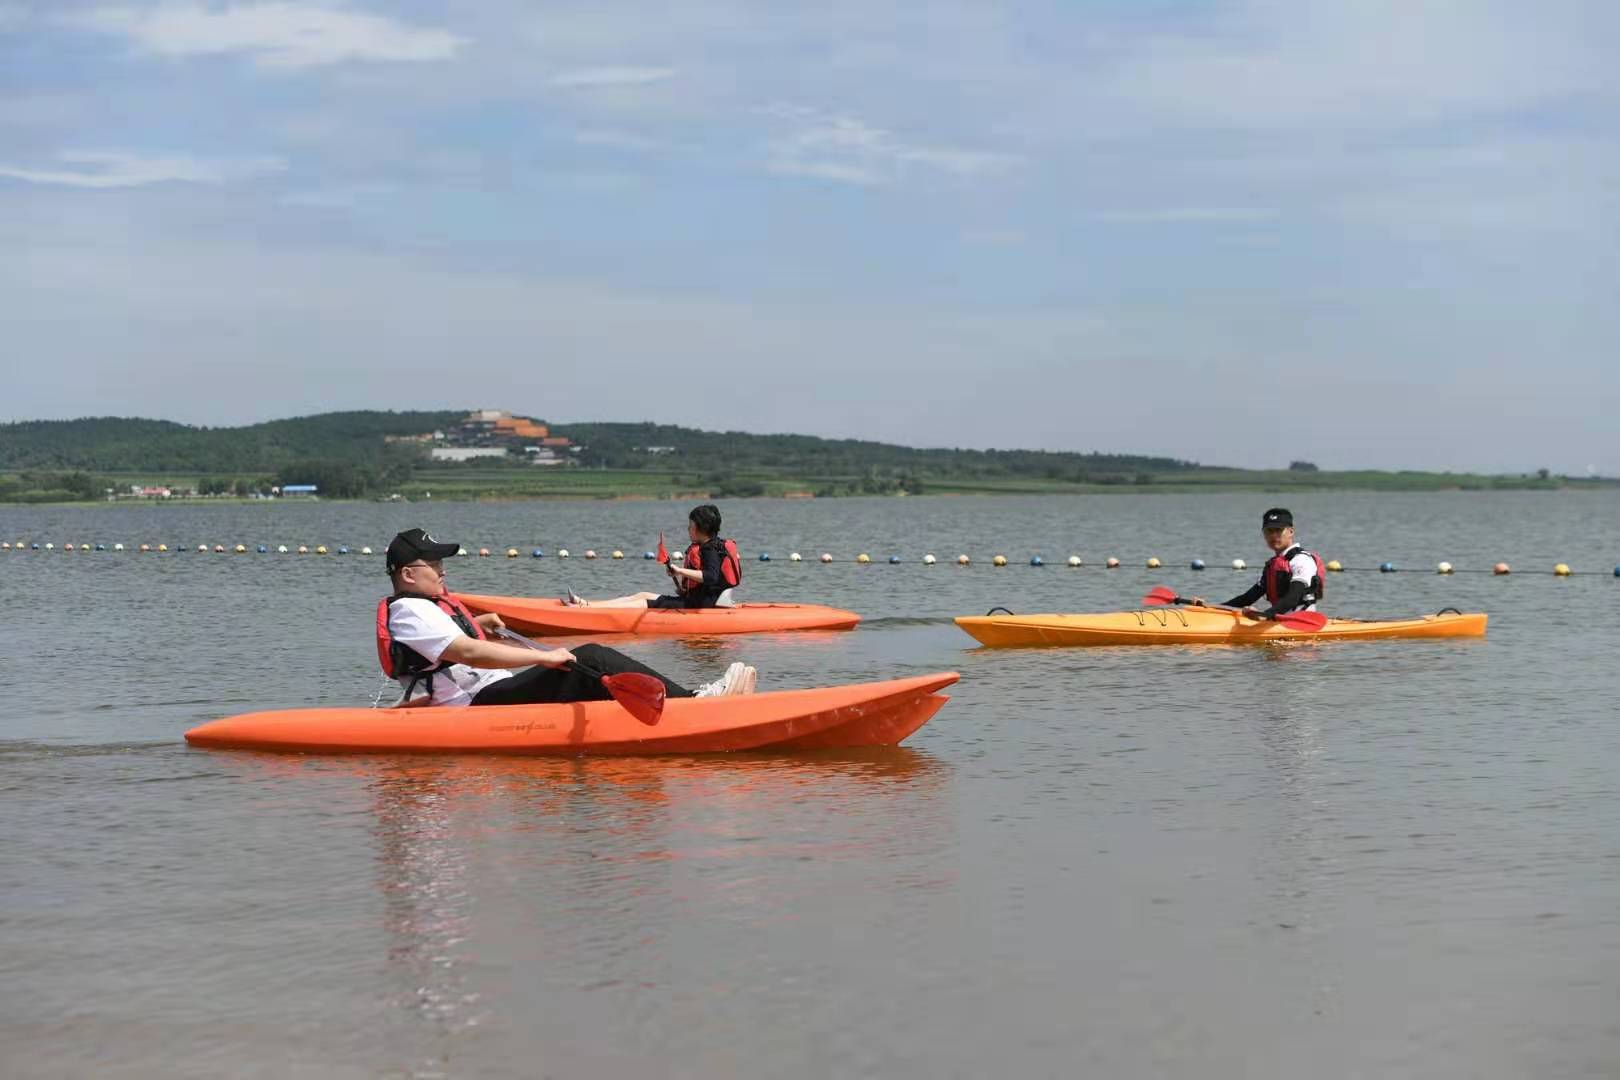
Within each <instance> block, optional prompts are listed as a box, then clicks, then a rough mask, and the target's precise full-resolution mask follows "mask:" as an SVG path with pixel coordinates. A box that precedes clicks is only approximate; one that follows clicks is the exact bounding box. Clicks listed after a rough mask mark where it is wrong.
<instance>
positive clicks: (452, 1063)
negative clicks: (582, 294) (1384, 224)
mask: <svg viewBox="0 0 1620 1080" xmlns="http://www.w3.org/2000/svg"><path fill="white" fill-rule="evenodd" d="M1277 501H1279V500H1278V499H1277V498H1273V497H1267V496H1265V495H1236V496H1233V495H1227V496H1219V497H1216V496H1168V495H1131V496H1102V497H1080V498H1051V499H1012V498H1006V499H1002V498H996V499H990V498H984V499H965V498H911V499H883V500H842V501H830V502H828V501H816V502H803V503H799V502H781V501H741V502H732V503H727V504H724V505H723V509H724V510H725V511H726V516H727V529H726V531H727V532H728V533H729V534H731V535H733V536H735V537H736V538H737V539H738V541H739V543H740V545H741V546H742V547H743V548H744V551H745V553H747V554H748V555H749V556H750V557H752V556H753V555H754V554H755V553H757V552H759V551H760V550H762V549H763V550H768V551H770V552H771V553H772V555H773V561H772V562H771V563H769V564H760V563H757V562H748V563H746V565H745V571H746V589H747V594H746V595H747V598H752V599H756V600H764V599H784V600H814V601H823V602H826V603H830V604H834V605H838V606H842V607H849V608H853V609H855V610H858V611H860V612H861V613H862V614H864V615H865V616H867V621H866V622H865V623H863V624H862V626H861V628H860V629H859V630H857V631H855V632H853V633H848V634H839V635H831V636H815V635H805V636H802V637H794V636H778V637H768V638H736V639H726V640H710V641H648V642H636V643H633V644H630V645H626V646H624V647H626V648H627V650H628V651H631V652H633V653H635V654H636V655H637V656H640V657H641V658H643V659H645V660H646V661H648V662H649V663H652V664H653V665H655V666H657V667H659V668H662V669H664V670H667V671H668V672H669V673H671V674H672V675H674V676H676V677H677V678H680V679H682V680H683V681H686V682H688V683H694V682H697V681H700V680H702V679H704V678H708V677H712V676H713V674H715V673H717V672H718V671H720V670H721V669H722V668H723V667H724V666H725V665H726V664H727V663H728V662H730V661H731V660H733V659H737V658H742V659H746V660H748V661H749V662H751V663H753V664H755V665H757V666H758V668H759V670H760V684H761V689H762V690H764V689H774V688H785V687H796V686H807V685H815V684H823V683H830V682H844V681H853V680H861V679H874V678H885V677H891V676H898V675H902V674H908V673H917V672H924V671H931V670H939V669H954V670H957V671H960V672H961V673H962V681H961V683H960V684H959V685H958V686H957V687H956V688H954V690H953V691H952V694H953V697H952V701H951V702H950V704H948V705H947V706H946V707H945V708H944V710H942V711H941V712H940V714H939V715H938V716H937V717H936V718H935V719H934V720H933V721H932V722H931V723H930V724H929V725H928V726H927V727H925V728H924V729H923V730H922V731H920V732H918V733H917V734H916V735H915V736H913V738H912V739H911V740H910V741H909V742H908V743H907V745H906V746H904V747H901V748H897V749H894V750H888V751H882V752H859V753H841V754H819V755H799V756H769V755H761V756H734V757H705V758H685V759H648V760H617V761H593V760H588V759H587V760H562V761H556V760H518V759H500V758H487V757H464V758H456V757H445V758H439V757H369V756H367V757H333V758H322V757H302V756H286V755H266V754H250V753H231V752H219V751H202V750H191V749H188V748H187V747H186V746H185V745H184V743H183V742H182V741H181V733H182V732H183V731H184V730H185V729H186V728H188V727H190V726H192V725H194V724H196V723H198V722H200V721H202V720H205V719H209V718H212V717H216V716H220V715H226V714H229V713H235V712H242V711H248V710H252V709H258V708H267V707H276V706H293V705H308V704H331V705H352V704H361V703H364V702H366V701H367V700H368V699H369V698H370V696H371V695H372V694H373V693H374V692H375V691H376V690H377V689H378V686H379V676H378V673H377V671H376V661H375V655H374V650H373V645H372V641H371V623H372V620H373V611H374V605H375V602H376V599H377V597H378V596H379V595H380V594H381V593H382V592H384V591H385V586H386V580H385V578H384V577H383V576H382V574H381V558H380V556H379V557H372V558H369V559H367V558H362V557H360V556H356V555H350V556H344V557H338V556H326V557H324V558H323V557H317V556H313V555H311V556H305V557H302V558H300V557H298V556H295V555H285V556H278V555H273V554H272V555H252V554H250V555H243V556H235V555H212V554H209V555H199V554H197V553H196V552H195V551H189V552H185V553H181V554H175V553H172V552H171V553H169V554H165V555H158V554H147V555H142V554H138V553H136V552H134V551H125V552H122V553H114V552H111V551H107V552H99V553H90V554H79V553H74V554H72V555H67V554H64V553H62V552H60V551H57V552H52V553H46V552H43V551H41V552H21V553H19V552H3V553H0V581H3V582H4V589H3V591H0V596H3V597H4V599H5V601H6V607H7V609H8V614H7V616H6V618H5V620H4V621H3V623H0V686H3V687H4V690H5V705H4V707H3V708H0V838H3V857H0V1074H3V1075H5V1076H7V1077H45V1076H53V1077H54V1076H63V1075H77V1076H97V1077H107V1076H114V1077H116V1076H143V1077H144V1076H167V1077H193V1076H195V1077H213V1076H221V1075H231V1076H250V1077H256V1076H263V1077H284V1076H312V1077H313V1076H319V1077H329V1076H335V1077H347V1076H354V1077H375V1076H383V1077H439V1076H444V1077H486V1076H487V1077H498V1076H554V1077H584V1076H589V1077H619V1076H625V1077H647V1076H675V1077H715V1076H738V1077H811V1076H813V1077H821V1076H839V1077H844V1076H901V1075H904V1076H928V1077H938V1076H951V1077H955V1076H961V1077H977V1076H983V1075H987V1074H1001V1075H1007V1076H1020V1077H1022V1076H1076V1075H1087V1076H1099V1077H1112V1076H1156V1077H1187V1078H1198V1080H1208V1078H1211V1077H1279V1078H1282V1077H1299V1076H1316V1077H1407V1076H1410V1077H1426V1078H1427V1077H1504V1078H1506V1077H1526V1076H1535V1077H1538V1078H1548V1077H1576V1076H1614V1075H1616V1074H1617V1073H1620V723H1617V722H1616V716H1615V701H1616V698H1617V696H1620V675H1617V673H1616V671H1617V668H1616V664H1617V661H1616V655H1617V649H1616V645H1617V644H1620V580H1616V579H1615V578H1613V577H1612V576H1611V575H1612V571H1613V568H1614V566H1615V565H1616V563H1620V497H1617V496H1616V495H1614V494H1612V493H1606V494H1562V493H1522V494H1521V493H1502V494H1463V493H1458V494H1443V495H1414V496H1402V495H1374V494H1351V495H1326V494H1318V495H1311V496H1303V497H1290V498H1289V499H1287V500H1286V502H1287V503H1288V504H1289V505H1291V506H1292V508H1293V510H1294V512H1295V515H1296V518H1297V519H1298V520H1299V521H1300V522H1301V526H1302V528H1301V539H1302V540H1303V541H1305V542H1306V543H1308V544H1310V545H1313V546H1317V547H1319V549H1320V550H1321V552H1322V554H1323V556H1324V558H1338V559H1341V560H1342V561H1343V562H1344V563H1345V564H1346V565H1349V566H1356V567H1371V566H1377V565H1378V564H1379V563H1381V562H1383V561H1385V560H1391V561H1394V562H1395V563H1397V564H1398V565H1399V566H1401V567H1403V568H1410V569H1411V570H1413V571H1414V572H1410V573H1400V574H1378V573H1346V574H1342V575H1335V576H1334V577H1333V578H1332V579H1331V581H1330V582H1329V585H1330V593H1329V601H1328V604H1327V605H1326V607H1327V609H1328V610H1329V611H1330V612H1332V613H1335V614H1343V615H1355V616H1364V617H1376V616H1384V615H1388V616H1395V615H1406V614H1415V613H1421V612H1431V611H1434V610H1437V609H1439V608H1441V607H1445V606H1456V607H1459V608H1463V609H1465V610H1468V609H1483V610H1485V611H1488V612H1489V613H1490V615H1491V623H1490V633H1489V636H1488V637H1487V638H1486V639H1484V640H1482V641H1454V642H1445V641H1441V642H1407V643H1403V642H1386V643H1376V642H1374V643H1355V644H1318V645H1310V646H1300V647H1285V648H1250V649H1221V648H1206V649H1190V648H1160V649H1138V650H1122V649H1106V650H996V651H991V650H983V649H979V648H977V647H976V646H975V644H974V642H973V641H972V640H971V639H969V638H968V637H967V636H966V635H964V634H962V633H961V632H960V631H958V630H957V629H956V628H955V627H954V626H952V625H950V623H949V622H948V621H947V619H948V617H949V616H952V615H958V614H970V613H982V612H983V611H985V610H986V609H988V608H989V607H991V606H992V605H1005V606H1008V607H1010V608H1012V609H1014V610H1015V611H1040V610H1057V611H1103V610H1117V609H1120V608H1127V607H1132V606H1135V605H1136V603H1137V601H1138V599H1139V598H1140V596H1141V595H1142V594H1143V592H1145V591H1146V589H1147V588H1148V587H1150V586H1152V585H1155V584H1168V585H1171V586H1174V587H1176V588H1177V589H1178V590H1181V591H1183V592H1187V591H1198V592H1200V593H1202V594H1203V595H1206V596H1209V597H1211V598H1214V599H1225V598H1226V597H1227V596H1229V595H1231V594H1232V593H1235V592H1237V591H1239V590H1240V588H1241V587H1242V586H1243V585H1245V584H1247V577H1246V576H1245V575H1238V574H1235V573H1233V572H1232V571H1231V570H1230V569H1224V567H1226V566H1227V565H1228V564H1229V563H1230V561H1231V559H1232V558H1234V557H1243V558H1246V559H1248V560H1249V562H1250V563H1251V564H1254V563H1258V562H1259V561H1260V559H1261V557H1262V556H1263V554H1264V551H1263V549H1262V547H1261V544H1260V539H1259V535H1258V533H1259V530H1258V527H1257V524H1256V523H1257V521H1258V518H1259V515H1260V512H1261V511H1262V510H1263V509H1265V508H1266V507H1267V506H1269V505H1272V504H1273V503H1275V502H1277ZM685 510H686V507H685V506H684V505H683V504H671V503H518V504H499V505H496V504H481V505H440V504H421V505H409V506H392V505H377V504H347V505H344V504H321V503H314V504H306V505H301V506H299V505H281V506H254V505H249V506H234V505H233V506H221V507H207V508H194V507H125V506H108V507H99V508H43V509H19V508H6V507H0V537H3V538H5V539H7V540H10V541H16V540H18V539H22V540H25V541H30V542H32V541H35V540H37V541H39V542H41V543H42V544H43V543H44V542H46V541H50V542H53V543H55V544H56V545H57V546H58V547H60V546H61V545H62V544H63V543H64V542H72V543H74V544H75V545H77V544H79V543H82V542H86V541H88V542H90V543H92V544H94V543H97V542H100V543H105V544H107V545H109V547H110V546H111V545H112V544H113V543H115V542H118V543H123V544H125V545H126V547H135V546H137V545H139V544H140V543H143V542H145V543H150V544H153V545H154V546H155V545H156V544H157V543H159V542H163V543H167V544H169V545H170V546H171V547H174V546H176V545H181V546H185V547H190V548H193V549H194V548H195V547H196V545H197V544H199V543H207V544H210V545H212V544H214V543H224V544H227V545H234V544H236V543H245V544H247V545H249V547H250V548H251V547H253V546H255V545H257V544H259V543H266V544H269V545H270V546H271V547H272V549H273V548H274V547H275V546H276V545H278V544H287V545H288V546H296V545H298V544H307V545H310V546H311V547H313V546H314V545H316V544H321V543H324V544H327V545H329V546H332V547H333V548H334V549H335V547H336V546H337V545H338V544H348V545H350V546H351V547H356V548H358V547H359V546H360V545H363V544H369V545H371V546H372V547H374V548H376V549H377V550H378V551H380V550H381V549H382V546H383V545H385V544H386V542H387V540H388V538H389V536H391V535H392V533H393V532H395V531H396V530H398V529H401V528H407V527H410V526H413V525H424V526H426V527H428V528H430V529H431V530H432V531H433V532H434V533H435V534H436V535H438V536H440V537H442V538H445V539H459V540H461V541H462V542H463V543H465V544H466V545H467V546H468V547H469V548H473V549H476V548H477V547H478V546H488V547H490V548H494V549H501V550H504V549H505V548H506V547H508V546H515V547H518V548H520V549H521V550H523V551H524V552H525V553H526V552H527V551H528V549H529V548H531V547H533V546H537V545H538V546H540V547H543V548H544V549H545V550H546V551H547V553H548V557H547V558H545V559H542V560H533V559H530V558H528V557H526V556H525V557H524V558H521V559H515V560H508V559H504V558H491V559H478V558H470V559H465V560H458V561H457V562H456V563H455V564H454V565H453V567H452V568H451V584H452V586H453V587H457V588H462V589H466V590H468V591H475V592H506V593H515V594H541V595H554V594H556V593H557V592H559V591H560V590H561V589H562V587H563V586H564V585H565V584H566V585H572V586H573V587H574V588H575V589H577V590H579V591H581V592H584V593H588V594H594V595H603V594H606V593H617V592H627V591H632V590H635V589H640V588H648V587H651V588H657V587H659V586H660V584H661V583H662V580H663V579H662V576H661V575H660V574H659V573H658V571H657V570H656V569H655V568H654V567H653V566H651V565H649V564H647V563H644V562H642V561H641V560H640V559H639V557H638V556H639V554H640V552H641V551H642V550H643V549H645V548H647V547H651V546H652V545H653V544H654V543H655V541H656V537H657V533H658V530H659V529H663V530H664V531H665V532H666V534H667V535H668V536H670V537H671V538H674V537H676V536H680V535H681V534H682V530H683V528H684V521H685ZM559 546H562V547H568V548H570V549H572V550H573V551H574V552H575V555H576V557H575V558H573V559H570V560H568V561H567V562H562V561H560V560H557V559H556V558H554V557H549V556H550V555H551V553H552V552H554V551H555V549H556V548H557V547H559ZM587 547H594V548H596V549H597V550H598V551H601V552H604V553H605V552H606V551H608V550H610V549H612V548H614V547H620V548H623V549H624V550H625V551H626V552H627V553H628V554H630V555H631V556H632V559H631V560H626V561H624V562H609V561H605V560H599V561H597V562H594V563H587V562H584V561H583V560H581V559H580V558H578V557H577V556H578V555H579V554H580V553H582V552H583V550H584V549H585V548H587ZM793 550H798V551H800V552H802V553H803V554H804V555H805V557H806V558H807V559H814V558H815V557H816V556H817V555H819V554H820V553H821V552H822V551H827V552H830V553H832V554H833V555H834V556H835V558H836V559H837V560H838V561H837V562H835V563H834V564H832V565H828V566H822V565H818V564H815V563H813V562H806V563H803V564H799V565H794V564H790V563H788V562H787V561H786V556H787V554H788V553H789V552H790V551H793ZM860 552H866V553H869V554H870V555H871V556H872V558H873V560H874V565H871V566H857V565H855V564H854V562H853V559H854V556H855V555H856V554H857V553H860ZM925 552H933V553H934V554H936V555H937V556H938V557H939V559H940V565H938V566H934V567H925V566H923V565H921V558H922V555H923V554H924V553H925ZM960 552H967V553H968V554H970V555H972V556H973V558H974V565H973V566H971V567H969V568H966V569H962V568H958V567H955V566H952V565H947V564H949V563H950V562H951V561H953V560H954V558H955V556H956V555H957V554H958V553H960ZM998 552H1001V553H1005V554H1006V555H1007V556H1008V558H1009V559H1010V560H1011V562H1012V563H1013V565H1010V566H1008V567H1005V568H1000V569H994V568H992V567H991V566H990V565H989V563H990V557H991V556H992V555H994V554H996V553H998ZM891 553H896V554H899V555H901V556H902V558H903V559H904V562H903V563H902V564H901V565H897V566H890V565H887V564H886V562H885V560H886V559H887V557H888V556H889V554H891ZM1036 553H1039V554H1041V555H1042V556H1043V557H1044V558H1045V559H1046V561H1047V563H1048V565H1046V566H1045V567H1042V568H1032V567H1030V566H1028V565H1027V562H1028V560H1029V557H1030V556H1031V555H1032V554H1036ZM1070 554H1079V555H1081V556H1082V557H1083V558H1084V559H1085V562H1086V565H1085V566H1084V567H1083V568H1082V569H1079V570H1071V569H1069V568H1067V567H1065V566H1063V565H1061V563H1062V562H1063V560H1064V559H1065V558H1066V557H1067V556H1068V555H1070ZM1109 555H1114V556H1117V557H1119V558H1120V559H1121V560H1123V561H1124V562H1125V563H1126V566H1125V567H1124V568H1122V569H1119V570H1115V571H1106V570H1104V569H1102V565H1101V564H1102V562H1103V559H1104V558H1106V557H1107V556H1109ZM1150 555H1155V556H1158V557H1160V558H1162V559H1163V560H1164V561H1165V563H1166V567H1167V568H1166V569H1163V570H1159V571H1148V570H1145V569H1142V563H1143V561H1144V560H1145V559H1146V558H1147V557H1148V556H1150ZM1194 557H1200V558H1203V559H1205V560H1207V561H1208V562H1209V563H1210V564H1211V566H1218V567H1222V568H1223V569H1212V570H1208V571H1205V572H1204V573H1202V574H1197V573H1194V572H1192V571H1190V570H1189V569H1187V565H1188V562H1189V560H1190V559H1192V558H1194ZM1441 559H1446V560H1449V561H1451V562H1452V563H1454V564H1456V565H1457V566H1458V567H1459V568H1465V569H1483V568H1488V567H1489V566H1490V565H1491V564H1492V563H1494V562H1496V561H1498V560H1506V561H1508V562H1510V563H1512V564H1513V565H1514V568H1515V571H1516V573H1515V574H1514V575H1513V576H1510V577H1506V578H1498V577H1493V576H1491V575H1490V574H1478V573H1468V574H1459V575H1457V576H1453V577H1440V576H1437V575H1435V574H1433V573H1432V572H1428V571H1432V567H1433V566H1434V564H1435V563H1436V562H1438V561H1439V560H1441ZM1557 562H1566V563H1569V564H1570V565H1571V566H1573V567H1574V568H1575V569H1576V570H1578V571H1593V572H1594V573H1591V574H1589V575H1578V576H1575V577H1572V578H1568V579H1557V578H1554V577H1552V576H1550V575H1549V574H1548V573H1546V571H1548V570H1550V569H1551V567H1552V566H1553V564H1554V563H1557ZM1531 570H1534V571H1537V573H1535V574H1533V575H1532V574H1528V573H1518V572H1517V571H1531Z"/></svg>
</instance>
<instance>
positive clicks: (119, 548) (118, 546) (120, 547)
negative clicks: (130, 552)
mask: <svg viewBox="0 0 1620 1080" xmlns="http://www.w3.org/2000/svg"><path fill="white" fill-rule="evenodd" d="M113 550H114V551H123V550H124V545H123V544H114V545H113Z"/></svg>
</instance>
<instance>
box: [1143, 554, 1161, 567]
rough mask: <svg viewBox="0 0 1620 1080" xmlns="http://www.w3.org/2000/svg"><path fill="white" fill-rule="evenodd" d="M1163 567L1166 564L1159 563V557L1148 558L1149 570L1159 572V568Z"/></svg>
mask: <svg viewBox="0 0 1620 1080" xmlns="http://www.w3.org/2000/svg"><path fill="white" fill-rule="evenodd" d="M1163 565H1164V564H1163V563H1161V562H1160V561H1159V557H1158V556H1157V555H1150V556H1148V561H1147V568H1148V569H1149V570H1157V569H1158V568H1159V567H1161V566H1163Z"/></svg>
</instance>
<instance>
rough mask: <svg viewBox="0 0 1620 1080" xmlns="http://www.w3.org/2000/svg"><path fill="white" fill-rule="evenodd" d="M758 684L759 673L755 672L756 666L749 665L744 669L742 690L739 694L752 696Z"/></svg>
mask: <svg viewBox="0 0 1620 1080" xmlns="http://www.w3.org/2000/svg"><path fill="white" fill-rule="evenodd" d="M758 682H759V672H757V671H755V670H754V666H753V665H752V664H749V665H748V666H746V667H744V668H743V674H742V689H740V690H738V691H737V693H739V694H752V693H753V692H754V687H755V685H756V684H757V683H758Z"/></svg>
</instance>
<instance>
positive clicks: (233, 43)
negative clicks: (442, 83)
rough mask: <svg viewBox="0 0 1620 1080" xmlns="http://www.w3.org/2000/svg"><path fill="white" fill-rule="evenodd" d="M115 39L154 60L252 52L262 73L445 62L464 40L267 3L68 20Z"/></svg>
mask: <svg viewBox="0 0 1620 1080" xmlns="http://www.w3.org/2000/svg"><path fill="white" fill-rule="evenodd" d="M71 21H72V22H73V23H75V24H76V25H79V26H82V27H84V28H86V29H90V30H97V31H100V32H102V33H107V34H118V35H122V36H124V37H126V38H128V39H129V41H130V42H131V43H132V44H133V45H135V46H136V47H137V48H139V49H143V50H145V51H147V52H151V53H156V54H157V55H159V56H174V57H183V56H216V55H223V54H227V53H250V54H252V55H253V56H254V57H255V58H256V59H257V61H258V63H259V64H260V65H262V66H264V67H278V68H305V67H316V66H320V65H323V64H338V63H342V62H344V61H347V60H393V61H428V60H447V59H449V58H450V57H452V56H454V55H455V53H456V52H457V50H459V49H460V48H461V47H462V46H463V45H465V44H466V43H467V39H466V38H463V37H459V36H457V35H455V34H452V33H449V32H448V31H445V30H435V29H424V28H421V27H415V26H411V25H409V24H407V23H403V22H399V21H398V20H395V19H390V18H387V17H385V16H381V15H368V14H365V13H363V12H357V11H344V10H341V9H337V8H329V7H322V6H318V5H316V4H311V3H298V2H292V0H286V2H271V3H262V4H237V5H232V6H228V7H209V6H204V5H202V4H197V3H189V4H188V3H168V4H163V5H161V6H159V7H156V8H150V9H137V8H130V7H103V8H96V9H94V10H92V11H90V12H87V13H85V14H84V15H81V16H78V17H76V18H74V19H72V20H71Z"/></svg>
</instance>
